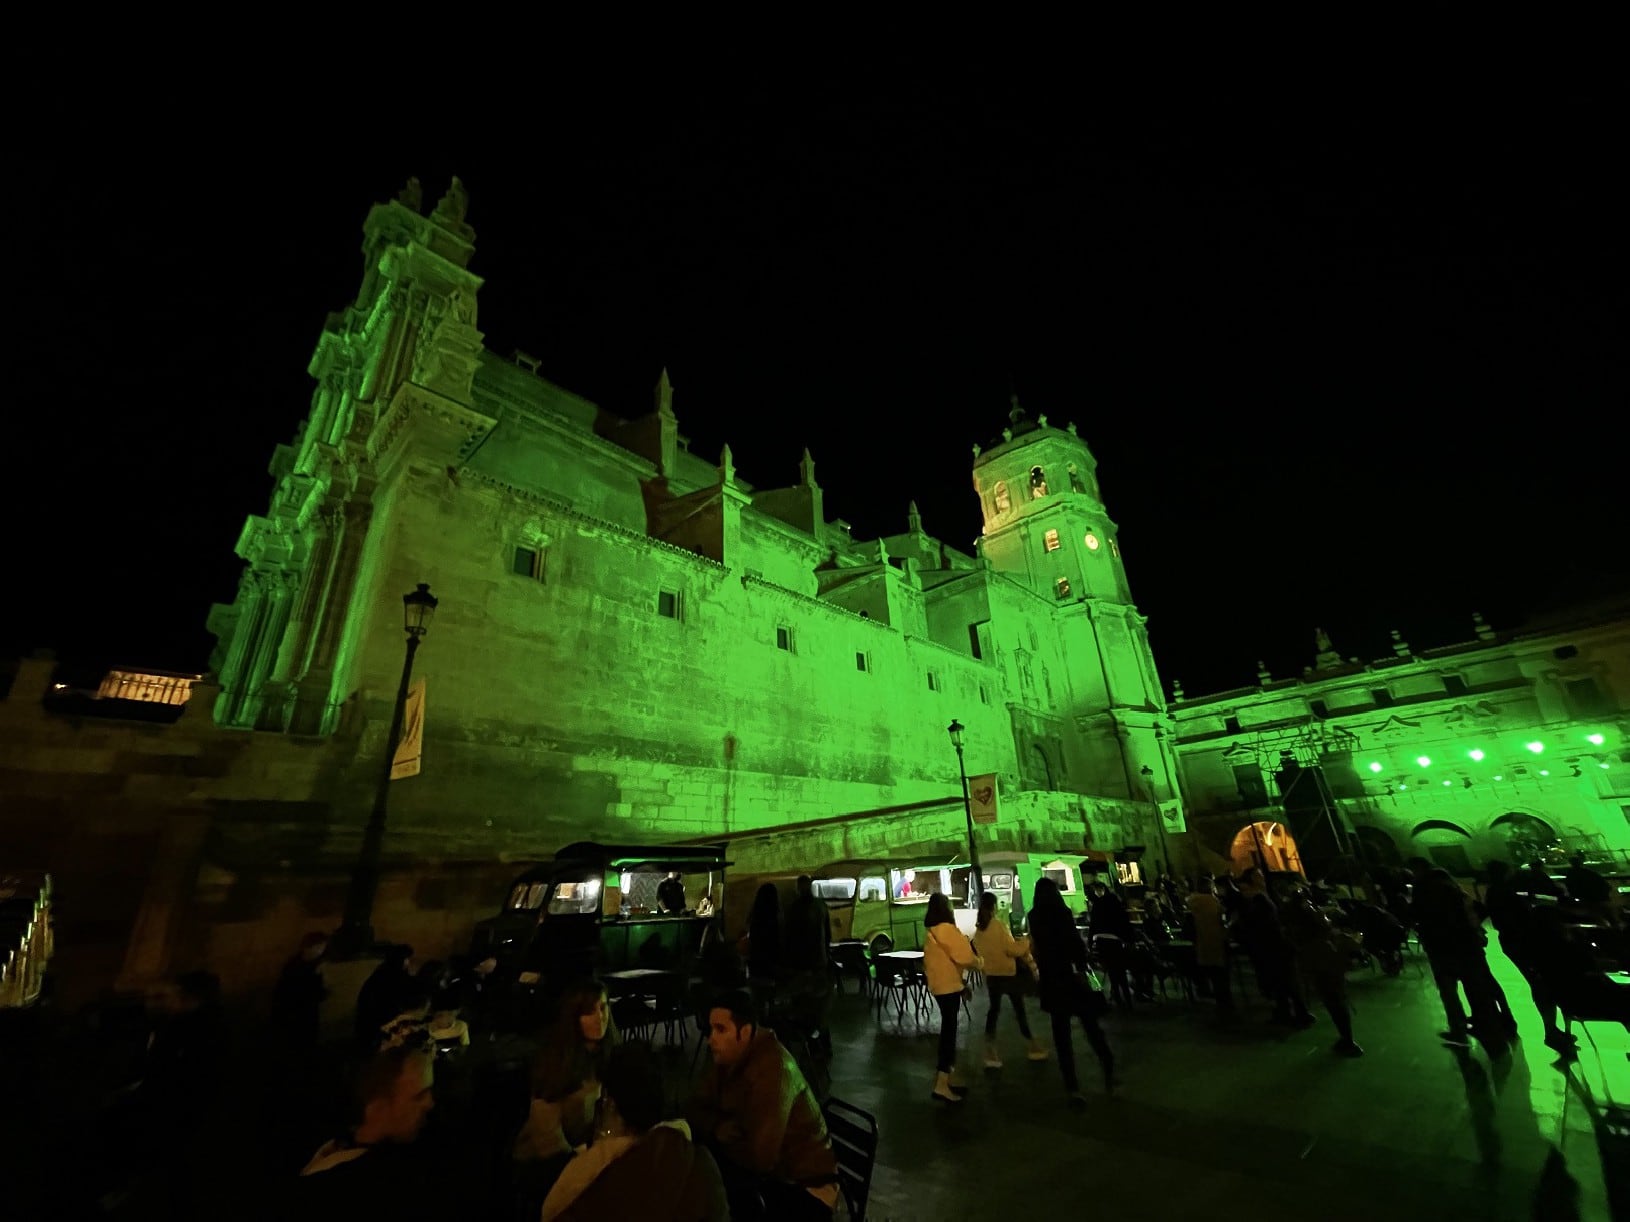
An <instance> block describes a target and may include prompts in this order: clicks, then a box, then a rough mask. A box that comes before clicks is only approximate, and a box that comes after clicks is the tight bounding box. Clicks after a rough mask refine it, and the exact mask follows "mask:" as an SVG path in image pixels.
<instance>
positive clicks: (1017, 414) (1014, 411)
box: [1007, 395, 1024, 428]
mask: <svg viewBox="0 0 1630 1222" xmlns="http://www.w3.org/2000/svg"><path fill="white" fill-rule="evenodd" d="M1008 402H1009V403H1011V404H1012V405H1013V406H1012V408H1011V409H1010V410H1009V411H1008V413H1007V418H1008V419H1009V420H1010V421H1011V422H1012V423H1013V425H1014V427H1015V428H1016V427H1018V423H1019V421H1021V420H1023V419H1024V408H1022V407H1020V406H1019V396H1018V395H1010V396H1008Z"/></svg>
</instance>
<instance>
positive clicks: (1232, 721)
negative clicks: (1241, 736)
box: [1223, 717, 1239, 734]
mask: <svg viewBox="0 0 1630 1222" xmlns="http://www.w3.org/2000/svg"><path fill="white" fill-rule="evenodd" d="M1223 733H1225V734H1238V733H1239V718H1238V717H1224V718H1223Z"/></svg>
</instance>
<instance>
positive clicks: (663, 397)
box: [656, 365, 674, 416]
mask: <svg viewBox="0 0 1630 1222" xmlns="http://www.w3.org/2000/svg"><path fill="white" fill-rule="evenodd" d="M656 404H657V415H659V416H672V415H673V414H674V384H673V383H672V382H670V381H668V367H667V366H666V365H664V366H663V367H662V376H661V377H659V378H658V379H657V389H656Z"/></svg>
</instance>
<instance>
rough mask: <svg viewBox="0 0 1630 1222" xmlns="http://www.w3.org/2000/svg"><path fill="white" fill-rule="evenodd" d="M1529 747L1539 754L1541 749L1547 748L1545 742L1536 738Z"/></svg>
mask: <svg viewBox="0 0 1630 1222" xmlns="http://www.w3.org/2000/svg"><path fill="white" fill-rule="evenodd" d="M1528 749H1529V750H1530V751H1532V752H1533V753H1534V754H1535V755H1538V754H1539V753H1540V752H1541V751H1543V750H1545V744H1544V743H1542V742H1540V741H1539V739H1537V738H1536V739H1535V740H1534V741H1533V742H1531V743H1529V744H1528Z"/></svg>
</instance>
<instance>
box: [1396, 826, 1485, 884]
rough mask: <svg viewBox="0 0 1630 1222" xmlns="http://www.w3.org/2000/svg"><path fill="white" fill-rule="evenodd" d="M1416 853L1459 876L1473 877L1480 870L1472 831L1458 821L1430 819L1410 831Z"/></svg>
mask: <svg viewBox="0 0 1630 1222" xmlns="http://www.w3.org/2000/svg"><path fill="white" fill-rule="evenodd" d="M1409 838H1410V839H1411V840H1412V841H1414V843H1415V848H1416V852H1417V853H1418V854H1419V855H1420V856H1422V857H1425V858H1426V859H1427V860H1428V861H1430V862H1431V863H1432V864H1433V865H1435V866H1441V867H1443V869H1445V870H1447V871H1449V873H1451V874H1453V875H1454V876H1455V877H1456V878H1469V877H1471V875H1472V874H1474V873H1475V872H1476V864H1475V863H1474V862H1473V861H1472V834H1471V833H1470V832H1468V831H1467V830H1466V829H1465V828H1463V827H1461V826H1460V825H1459V824H1458V823H1450V822H1449V821H1448V820H1446V819H1428V820H1427V821H1426V822H1424V823H1417V824H1416V825H1415V826H1414V828H1412V829H1411V830H1410V833H1409Z"/></svg>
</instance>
